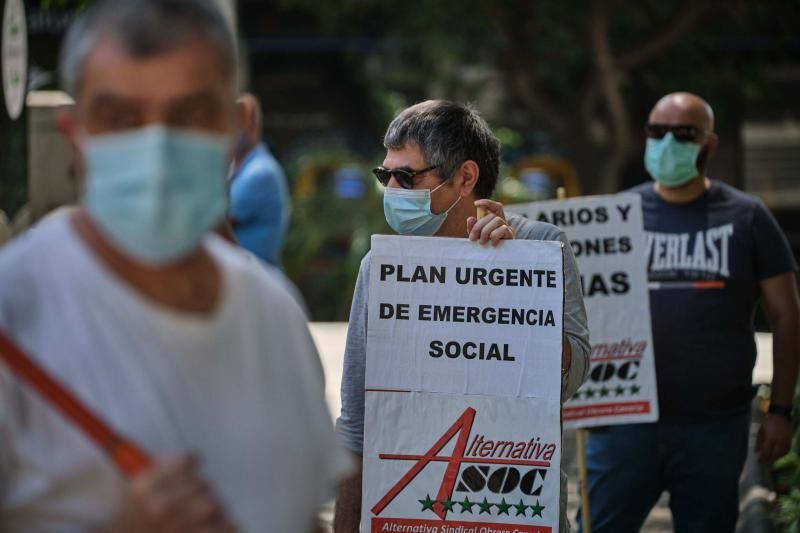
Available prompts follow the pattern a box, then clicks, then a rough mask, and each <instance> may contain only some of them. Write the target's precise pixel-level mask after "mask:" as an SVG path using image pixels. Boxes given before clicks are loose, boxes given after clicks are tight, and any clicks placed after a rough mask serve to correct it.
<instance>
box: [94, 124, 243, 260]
mask: <svg viewBox="0 0 800 533" xmlns="http://www.w3.org/2000/svg"><path fill="white" fill-rule="evenodd" d="M228 153H229V140H228V138H227V137H226V136H224V135H211V134H202V133H193V132H189V131H179V130H173V129H170V128H167V127H165V126H163V125H155V126H149V127H145V128H141V129H138V130H133V131H130V132H124V133H114V134H107V135H98V136H95V137H89V138H88V139H87V140H86V142H85V145H84V156H85V159H86V164H87V180H86V191H85V194H84V197H83V205H84V206H85V208H86V210H87V211H88V213H89V215H90V216H91V217H92V219H93V220H95V221H96V222H97V224H98V225H99V226H100V228H101V230H102V231H103V232H104V233H105V234H106V235H107V236H108V237H109V238H110V239H111V241H112V242H113V243H114V244H115V245H117V246H118V247H119V248H120V249H121V250H122V251H123V252H125V253H127V254H129V255H130V256H131V257H133V258H135V259H137V260H139V261H141V262H143V263H150V264H160V263H168V262H170V261H174V260H175V259H177V258H179V257H181V256H183V255H185V254H187V253H189V252H191V251H192V250H193V249H194V248H195V247H197V246H198V245H199V244H200V242H201V240H202V239H203V237H204V236H205V235H206V234H207V233H208V232H209V231H210V230H211V229H213V227H214V226H215V225H216V224H217V223H219V222H220V221H221V220H222V218H223V217H224V216H225V210H226V207H227V194H226V187H225V169H226V166H227V163H228Z"/></svg>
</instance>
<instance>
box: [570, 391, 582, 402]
mask: <svg viewBox="0 0 800 533" xmlns="http://www.w3.org/2000/svg"><path fill="white" fill-rule="evenodd" d="M572 399H573V400H580V399H581V392H580V391H578V392H576V393H575V394H573V395H572Z"/></svg>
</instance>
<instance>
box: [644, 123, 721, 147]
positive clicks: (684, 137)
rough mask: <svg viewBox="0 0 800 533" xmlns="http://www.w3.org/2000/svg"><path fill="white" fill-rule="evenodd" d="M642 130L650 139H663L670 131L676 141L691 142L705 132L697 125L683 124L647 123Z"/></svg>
mask: <svg viewBox="0 0 800 533" xmlns="http://www.w3.org/2000/svg"><path fill="white" fill-rule="evenodd" d="M644 132H645V133H646V134H647V136H648V137H649V138H651V139H663V138H664V136H665V135H666V134H667V133H669V132H672V136H673V137H675V140H676V141H678V142H682V143H687V142H688V143H691V142H695V141H697V139H699V138H700V136H701V135H703V134H705V133H706V130H704V129H703V128H698V127H697V126H689V125H684V124H679V125H676V126H672V125H669V124H647V125H646V126H645V127H644Z"/></svg>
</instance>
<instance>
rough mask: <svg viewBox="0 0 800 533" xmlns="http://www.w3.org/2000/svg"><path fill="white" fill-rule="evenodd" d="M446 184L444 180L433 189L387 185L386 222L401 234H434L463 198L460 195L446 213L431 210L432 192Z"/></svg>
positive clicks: (385, 196) (385, 194) (385, 191)
mask: <svg viewBox="0 0 800 533" xmlns="http://www.w3.org/2000/svg"><path fill="white" fill-rule="evenodd" d="M444 184H445V182H442V183H441V184H439V185H438V186H437V187H436V188H435V189H433V190H428V189H401V188H396V187H387V188H386V189H385V190H384V191H383V214H384V215H385V216H386V222H388V223H389V225H390V226H391V227H392V229H393V230H395V231H396V232H397V233H399V234H400V235H419V236H430V235H433V234H434V233H436V232H437V231H439V228H441V227H442V224H444V221H445V219H446V218H447V214H448V213H449V212H450V210H451V209H453V208H454V207H455V206H456V204H457V203H458V202H459V200H461V196H460V195H459V197H458V199H457V200H456V201H455V202H453V205H451V206H450V208H449V209H448V210H447V211H445V212H444V213H434V212H433V211H431V193H433V192H434V191H435V190H436V189H438V188H439V187H441V186H442V185H444Z"/></svg>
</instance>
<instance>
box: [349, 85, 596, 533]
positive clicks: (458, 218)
mask: <svg viewBox="0 0 800 533" xmlns="http://www.w3.org/2000/svg"><path fill="white" fill-rule="evenodd" d="M384 147H385V148H386V158H385V159H384V161H383V165H382V166H380V167H378V168H376V169H375V175H376V176H377V178H378V179H379V180H380V181H381V183H383V184H384V185H385V186H386V191H385V192H384V213H385V214H386V219H387V221H388V222H389V225H391V226H392V228H393V229H394V230H395V231H397V232H398V233H400V234H402V235H433V236H442V237H468V238H469V239H470V240H472V241H477V242H479V243H481V244H487V243H489V242H491V243H492V244H493V245H495V246H497V245H498V244H499V243H500V242H501V241H502V240H504V239H513V238H517V239H531V240H551V241H552V240H560V241H562V242H564V243H566V242H567V240H566V237H565V236H564V232H562V231H561V230H559V229H558V228H556V227H555V226H552V225H550V224H546V223H543V222H534V221H531V220H527V219H525V218H522V217H520V216H518V215H513V214H511V215H508V216H506V215H505V213H504V212H503V206H502V205H501V204H499V203H497V202H494V201H492V200H489V199H488V198H489V197H490V196H491V195H492V193H493V192H494V188H495V185H496V183H497V175H498V172H499V165H500V143H499V142H498V141H497V138H496V137H495V136H494V134H493V133H492V131H491V130H490V129H489V126H488V125H487V124H486V122H485V121H484V120H483V119H482V118H481V117H480V116H479V115H478V113H477V112H476V111H475V110H473V109H471V108H469V107H466V106H463V105H460V104H457V103H453V102H447V101H443V100H432V101H427V102H422V103H420V104H417V105H414V106H412V107H409V108H408V109H406V110H404V111H403V112H402V113H400V114H399V115H398V116H397V117H396V118H395V119H394V120H393V121H392V123H391V124H390V125H389V128H388V130H387V131H386V135H385V137H384ZM401 190H402V191H403V192H400V193H399V194H398V192H399V191H401ZM411 191H414V192H413V193H412V192H411ZM411 194H414V195H415V197H414V198H413V202H414V204H415V205H416V209H414V210H411V209H409V205H410V201H409V198H410V195H411ZM398 199H399V200H400V202H399V203H396V200H398ZM399 207H402V209H400V208H399ZM477 208H483V209H486V210H487V212H488V213H487V214H486V215H485V216H483V217H482V218H480V219H477V217H476V215H477ZM564 262H565V275H566V298H565V308H564V311H565V312H564V319H565V333H566V341H567V342H565V343H564V352H563V355H562V368H563V371H564V375H563V381H562V397H563V398H568V397H569V396H571V395H572V393H574V392H575V391H576V390H577V389H578V387H580V385H581V384H582V383H583V381H584V379H585V378H586V373H587V370H588V357H589V350H590V347H589V331H588V329H587V325H586V311H585V309H584V305H583V296H582V294H581V286H580V281H579V275H578V268H577V266H576V264H575V257H574V256H573V255H572V251H571V249H570V247H569V245H567V246H565V247H564ZM369 265H370V255H369V254H367V255H366V256H365V257H364V259H363V261H362V262H361V268H360V270H359V273H358V281H357V283H356V289H355V294H354V295H353V304H352V308H351V310H350V324H349V329H348V334H347V345H346V348H345V356H344V374H343V378H342V412H341V416H340V417H339V419H338V420H337V423H336V428H337V431H338V432H339V435H340V436H341V437H342V439H343V440H344V442H345V444H346V446H347V447H348V448H349V449H350V450H351V451H352V452H353V453H354V454H356V455H358V456H361V454H362V445H363V439H364V372H365V365H366V340H367V302H368V301H369V297H368V294H367V289H368V287H369ZM563 492H564V491H563V487H562V496H563ZM565 503H566V502H565V499H564V498H563V497H562V513H561V524H562V530H565V529H568V525H567V524H568V523H567V521H566V515H565V513H564V509H565V508H564V504H565ZM360 511H361V473H360V472H359V473H358V474H357V475H356V476H354V477H353V478H351V479H349V480H347V481H346V482H343V483H342V484H341V485H340V487H339V491H338V494H337V501H336V517H335V522H334V529H335V530H336V531H337V533H351V532H354V531H357V530H358V524H359V520H360Z"/></svg>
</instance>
